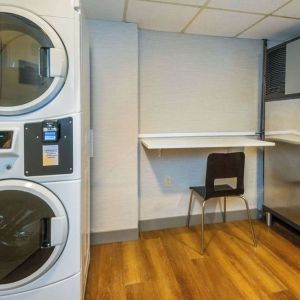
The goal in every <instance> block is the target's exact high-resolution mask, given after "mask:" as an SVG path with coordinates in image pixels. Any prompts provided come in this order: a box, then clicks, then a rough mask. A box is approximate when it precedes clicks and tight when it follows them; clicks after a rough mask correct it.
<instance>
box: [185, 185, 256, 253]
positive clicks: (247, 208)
mask: <svg viewBox="0 0 300 300" xmlns="http://www.w3.org/2000/svg"><path fill="white" fill-rule="evenodd" d="M194 193H195V194H196V195H199V196H200V197H199V199H200V200H201V210H202V215H201V254H202V255H203V254H204V250H205V244H204V221H205V219H204V218H205V205H206V202H207V200H209V199H212V198H215V197H210V198H207V199H204V198H203V197H202V196H201V195H200V194H199V193H197V192H195V191H194V190H193V189H192V190H191V195H190V202H189V209H188V216H187V223H186V226H187V227H190V219H191V209H192V202H193V196H194ZM229 196H230V197H239V198H241V199H243V200H244V203H245V205H246V210H247V216H248V221H249V225H250V229H251V233H252V239H253V245H254V247H256V246H257V240H256V237H255V232H254V228H253V223H252V219H251V214H250V210H249V204H248V201H247V199H246V198H245V197H244V195H243V194H241V195H229ZM223 199H224V215H223V222H224V223H226V202H227V197H226V196H224V197H223Z"/></svg>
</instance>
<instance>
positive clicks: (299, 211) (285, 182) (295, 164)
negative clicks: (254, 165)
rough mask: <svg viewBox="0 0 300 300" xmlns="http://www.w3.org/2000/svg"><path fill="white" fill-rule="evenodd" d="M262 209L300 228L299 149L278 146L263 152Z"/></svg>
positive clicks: (279, 144) (296, 147)
mask: <svg viewBox="0 0 300 300" xmlns="http://www.w3.org/2000/svg"><path fill="white" fill-rule="evenodd" d="M264 205H265V208H266V209H267V210H268V209H270V210H271V212H272V211H273V212H274V213H275V214H276V216H278V217H281V218H282V219H283V220H286V221H288V222H289V223H293V224H295V225H296V226H300V145H293V144H288V143H281V142H277V143H276V146H275V147H267V148H266V150H265V203H264Z"/></svg>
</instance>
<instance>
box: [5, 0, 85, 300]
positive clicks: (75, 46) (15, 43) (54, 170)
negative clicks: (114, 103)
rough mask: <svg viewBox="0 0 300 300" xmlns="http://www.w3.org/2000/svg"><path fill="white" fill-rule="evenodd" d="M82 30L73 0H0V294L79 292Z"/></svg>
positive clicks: (66, 295) (34, 298) (36, 298)
mask: <svg viewBox="0 0 300 300" xmlns="http://www.w3.org/2000/svg"><path fill="white" fill-rule="evenodd" d="M75 6H76V8H77V10H75V9H74V8H75ZM83 30H84V26H83V18H82V16H81V14H80V13H79V12H78V5H77V4H76V3H72V1H71V0H60V1H50V0H43V1H40V0H26V1H23V0H7V1H3V0H0V53H1V55H0V300H19V299H23V300H29V299H30V300H41V299H43V300H48V299H49V300H50V299H51V300H52V299H54V298H58V299H66V300H68V299H70V300H71V299H72V300H73V299H74V300H77V299H78V300H79V299H83V298H84V288H85V282H86V277H87V270H88V264H89V80H88V79H89V61H88V42H87V40H86V38H87V37H88V34H86V33H84V32H83Z"/></svg>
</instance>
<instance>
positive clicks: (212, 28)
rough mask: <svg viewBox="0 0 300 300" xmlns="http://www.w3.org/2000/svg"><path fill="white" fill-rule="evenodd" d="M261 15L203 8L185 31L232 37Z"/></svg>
mask: <svg viewBox="0 0 300 300" xmlns="http://www.w3.org/2000/svg"><path fill="white" fill-rule="evenodd" d="M261 17H262V16H261V15H254V14H246V13H237V12H229V11H220V10H212V9H204V10H203V11H202V13H200V14H199V16H198V17H197V18H196V19H195V20H194V22H193V23H192V24H191V25H190V26H189V27H188V28H187V30H186V32H187V33H195V34H206V35H217V36H226V37H234V36H235V35H237V34H238V33H239V32H241V31H243V30H244V29H246V28H247V27H249V26H251V25H252V24H254V23H255V22H257V21H258V20H259V19H261Z"/></svg>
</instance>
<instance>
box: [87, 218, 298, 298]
mask: <svg viewBox="0 0 300 300" xmlns="http://www.w3.org/2000/svg"><path fill="white" fill-rule="evenodd" d="M254 226H255V231H256V235H257V239H258V246H257V248H254V247H253V246H252V240H251V235H250V231H249V227H248V223H247V222H246V221H239V222H232V223H226V224H211V225H206V226H205V241H206V253H205V255H204V256H201V255H200V253H199V250H200V227H199V226H194V227H191V228H190V229H188V228H175V229H167V230H158V231H152V232H143V233H141V236H140V239H139V240H138V241H129V242H120V243H113V244H106V245H97V246H93V247H92V249H91V265H90V270H89V275H88V283H87V289H86V300H102V299H104V300H123V299H124V300H125V299H126V300H133V299H136V300H152V299H153V300H155V299H157V300H177V299H180V300H181V299H182V300H183V299H184V300H185V299H186V300H192V299H197V300H199V299H205V300H209V299H218V300H220V299H230V300H233V299H251V300H255V299H264V300H265V299H272V300H273V299H274V300H281V299H300V248H299V243H298V244H297V243H292V242H291V240H290V239H286V238H285V237H284V236H285V235H283V234H282V233H283V231H282V230H276V226H275V227H273V228H272V229H269V228H267V227H266V226H265V225H264V224H263V223H261V222H260V221H256V222H255V223H254Z"/></svg>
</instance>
